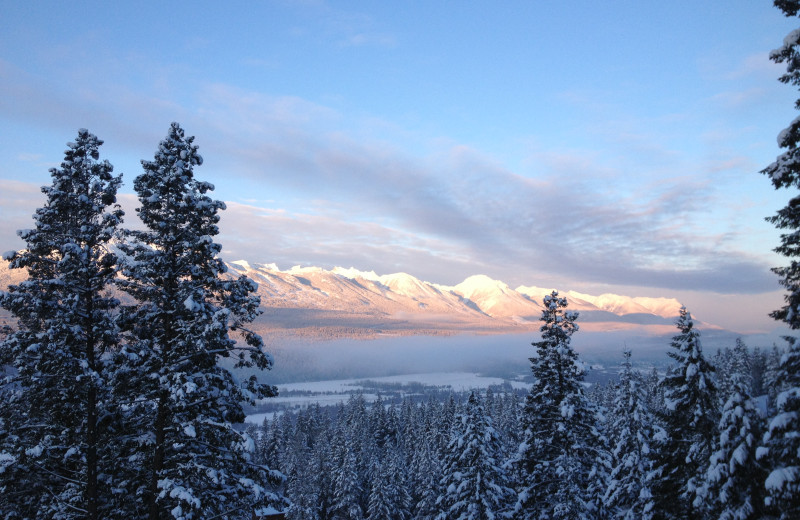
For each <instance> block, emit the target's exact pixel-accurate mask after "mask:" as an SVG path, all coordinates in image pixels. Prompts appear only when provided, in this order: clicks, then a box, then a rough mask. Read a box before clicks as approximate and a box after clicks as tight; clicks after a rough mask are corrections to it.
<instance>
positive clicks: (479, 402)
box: [249, 293, 791, 520]
mask: <svg viewBox="0 0 800 520" xmlns="http://www.w3.org/2000/svg"><path fill="white" fill-rule="evenodd" d="M544 303H545V306H546V309H545V311H543V317H542V320H543V326H542V340H541V341H538V342H536V343H534V345H535V346H536V356H534V357H533V358H531V363H532V370H533V372H534V374H536V380H535V382H534V384H533V385H532V387H531V389H530V391H528V392H527V398H525V399H524V400H523V399H521V397H520V396H521V394H520V393H519V392H503V393H498V392H497V391H496V390H492V389H491V388H490V389H489V390H488V391H487V392H485V393H482V394H479V393H476V392H472V393H469V394H461V395H456V394H451V395H450V396H449V398H447V399H444V400H442V399H435V398H430V399H428V400H420V398H419V397H417V398H416V400H414V399H411V398H407V399H405V400H404V401H403V402H401V403H392V404H386V403H384V402H383V401H382V400H381V398H380V397H378V398H377V400H376V401H375V402H372V403H369V402H368V401H367V399H366V398H365V397H364V395H361V394H357V395H355V396H353V397H352V398H351V399H350V400H349V401H348V402H347V403H346V404H341V405H339V406H338V407H336V408H332V407H330V408H322V407H320V406H318V405H314V406H312V407H310V408H307V409H305V410H302V411H299V412H284V413H279V414H277V415H276V416H275V417H274V419H272V420H271V421H264V423H263V425H261V426H254V425H251V426H250V427H249V432H250V435H251V436H252V437H254V438H256V439H258V441H257V449H256V457H257V459H258V461H259V462H260V463H263V464H265V465H267V466H269V467H273V468H277V469H279V470H280V471H281V472H283V473H285V474H286V475H288V481H287V486H286V493H287V496H288V497H289V498H290V500H291V501H292V502H293V507H292V508H291V509H290V510H289V517H290V518H294V519H309V520H314V519H339V518H362V519H377V518H388V519H404V520H412V519H414V520H416V519H419V520H423V519H424V520H434V519H435V520H449V519H458V520H467V519H483V518H497V519H500V518H509V519H527V518H537V519H538V518H567V519H605V518H619V519H640V518H643V519H652V518H665V519H666V518H693V519H694V518H696V519H740V520H744V519H756V518H780V515H781V514H784V509H782V506H780V505H777V504H776V503H775V501H771V500H770V498H769V486H770V481H769V480H768V475H769V474H770V472H769V467H768V464H766V463H765V462H764V461H763V460H761V461H760V460H758V459H757V454H758V453H761V454H762V456H763V453H765V452H767V451H769V450H767V449H766V446H767V445H768V444H767V443H768V442H769V436H767V437H763V436H762V432H763V431H764V428H765V425H766V424H767V421H768V419H767V417H766V416H767V415H768V414H770V413H773V414H774V413H776V410H777V409H778V406H779V403H778V401H775V400H773V401H770V402H768V396H767V395H762V396H759V399H758V400H756V399H755V398H754V397H753V396H755V395H756V392H759V391H760V389H762V388H763V385H762V383H761V380H762V379H763V378H764V371H765V370H767V369H768V370H772V371H777V372H781V373H782V368H781V367H783V366H784V365H785V362H784V365H777V366H775V365H773V362H777V361H776V360H775V359H774V358H773V360H772V361H770V357H771V356H770V353H769V352H765V351H762V350H759V349H753V350H750V349H748V348H747V347H746V346H745V345H744V343H742V342H741V341H737V343H736V345H735V347H734V348H726V349H723V350H721V351H720V352H719V353H717V355H716V356H715V357H714V359H715V361H717V362H719V363H720V364H723V365H724V366H725V367H726V370H725V373H724V374H721V373H716V372H715V371H714V369H713V367H712V363H711V362H709V361H708V360H706V358H705V357H704V354H703V350H702V345H701V341H700V335H699V333H698V332H697V330H696V329H695V328H694V322H693V320H692V318H691V315H690V314H689V312H688V311H686V310H685V309H683V310H682V311H681V316H680V317H679V319H678V322H677V327H678V333H677V334H676V335H675V336H674V338H673V342H672V348H673V349H674V350H673V351H671V352H670V354H671V355H672V358H673V359H674V360H675V363H674V364H673V365H672V366H671V367H670V368H669V370H668V371H667V373H666V374H664V375H662V376H661V377H654V376H653V374H652V373H647V374H644V373H642V372H640V371H638V370H636V369H634V367H633V363H632V361H631V359H632V354H631V352H630V351H629V350H626V351H625V352H624V353H623V359H622V363H621V367H620V371H619V377H618V379H617V380H614V381H612V382H610V383H609V384H607V385H605V386H600V387H598V388H596V389H595V390H594V391H592V392H589V393H587V392H585V391H584V388H585V386H584V385H582V384H580V383H581V381H582V371H581V364H580V362H579V360H578V359H577V356H576V355H575V353H574V352H573V351H572V349H571V348H570V347H569V337H570V335H571V333H572V332H574V331H575V330H577V324H576V318H577V315H576V313H570V312H569V311H566V309H565V305H566V303H565V301H564V300H563V298H559V297H558V294H557V293H553V294H551V295H549V296H548V297H547V298H546V299H545V300H544ZM783 359H784V361H785V360H786V359H788V357H787V356H786V355H783ZM718 388H719V389H720V390H718ZM772 422H773V423H774V422H775V419H772ZM773 473H774V472H773ZM540 488H542V489H543V490H544V491H542V490H541V489H540ZM783 517H784V518H790V517H791V516H787V515H786V514H784V516H783Z"/></svg>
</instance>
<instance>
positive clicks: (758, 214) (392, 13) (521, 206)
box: [0, 0, 798, 332]
mask: <svg viewBox="0 0 800 520" xmlns="http://www.w3.org/2000/svg"><path fill="white" fill-rule="evenodd" d="M0 10H1V11H2V13H3V15H2V17H0V165H1V166H0V250H2V251H6V250H11V249H19V248H22V247H24V243H23V242H22V241H21V240H20V239H19V238H17V236H16V230H17V229H22V228H28V227H31V226H32V220H31V215H32V213H33V212H34V210H35V208H36V207H39V206H41V205H42V204H43V203H44V198H43V195H42V194H41V192H40V187H41V186H43V185H46V184H48V183H49V182H50V175H49V173H48V170H49V168H52V167H57V166H58V165H59V164H60V162H61V160H62V159H63V152H64V150H65V144H66V143H67V142H68V141H70V140H72V139H74V138H75V136H76V135H77V130H78V129H79V128H88V129H89V130H90V131H91V132H92V133H94V134H96V135H97V136H98V137H99V138H101V139H103V140H104V141H105V144H104V145H103V146H102V148H101V157H102V158H104V159H108V160H109V161H110V162H111V163H112V164H113V165H114V167H115V171H116V172H122V173H123V179H124V182H125V187H124V188H123V192H122V193H121V195H120V201H121V202H122V204H123V206H124V207H125V209H126V213H127V217H126V224H127V225H128V226H131V227H134V226H136V222H137V217H136V214H135V208H136V206H137V200H136V197H135V194H134V193H133V189H132V185H133V179H134V178H135V177H136V176H137V175H139V174H140V173H141V165H140V161H141V160H143V159H144V160H150V159H152V158H153V154H154V152H155V150H156V148H157V146H158V143H159V141H160V140H161V139H163V138H164V137H165V136H166V134H167V130H168V128H169V125H170V123H171V122H173V121H177V122H179V123H180V124H181V125H182V127H183V128H184V129H185V130H186V133H187V135H194V136H196V140H195V143H196V144H197V145H199V147H200V153H201V154H202V155H203V158H204V160H205V161H204V164H203V165H202V166H201V167H199V168H197V169H196V171H195V173H196V176H197V177H198V178H200V179H202V180H207V181H210V182H212V183H213V184H214V185H215V186H216V190H215V192H214V196H215V197H216V198H219V199H221V200H224V201H226V204H227V210H226V211H225V212H224V213H223V215H222V222H221V231H222V232H221V234H220V236H219V241H220V242H221V243H222V245H223V256H224V258H225V259H226V260H237V259H246V260H248V261H250V262H251V263H258V262H263V263H271V262H275V263H277V264H278V265H279V266H280V267H281V268H284V269H287V268H290V267H292V266H294V265H317V266H320V267H325V268H332V267H334V266H342V267H355V268H357V269H361V270H375V271H376V272H377V273H378V274H389V273H393V272H407V273H410V274H412V275H414V276H417V277H418V278H421V279H423V280H427V281H431V282H436V283H441V284H448V285H455V284H457V283H459V282H460V281H462V280H464V279H465V278H466V277H468V276H470V275H474V274H486V275H488V276H491V277H492V278H495V279H499V280H502V281H504V282H506V283H508V284H509V285H510V286H511V287H512V288H513V287H516V286H518V285H528V286H529V285H536V286H542V287H556V288H559V289H561V290H577V291H580V292H584V293H589V294H601V293H605V292H613V293H617V294H624V295H628V296H655V297H669V298H673V297H674V298H678V299H679V300H680V301H681V302H683V303H684V304H685V305H686V306H687V307H688V308H689V310H690V311H691V312H692V313H693V315H694V316H695V317H696V318H698V319H700V320H703V321H707V322H710V323H715V324H718V325H720V326H723V327H726V328H731V329H733V330H737V331H740V332H752V331H767V330H771V329H773V328H774V327H775V326H777V324H776V322H774V320H772V319H771V318H769V317H768V313H769V312H770V311H772V310H774V309H776V308H778V307H779V306H781V305H782V297H783V296H782V294H783V293H782V291H781V289H780V287H779V285H778V282H777V277H776V275H774V274H773V273H771V272H770V267H774V266H779V265H783V264H785V263H787V261H786V259H784V258H782V257H780V256H778V255H777V254H775V253H773V252H772V249H773V248H774V247H775V246H777V245H778V243H779V232H778V231H777V230H775V229H774V228H773V227H772V225H771V224H769V223H767V222H765V221H764V218H765V217H767V216H769V215H772V214H774V212H775V211H776V210H777V209H779V208H781V207H782V206H784V205H785V204H786V202H787V201H788V200H789V198H790V197H791V196H793V195H794V194H793V193H790V192H788V191H785V190H784V191H775V190H774V189H773V188H772V186H771V184H770V182H769V180H768V179H767V178H766V177H765V176H763V175H761V174H760V173H759V172H760V170H761V169H763V168H765V167H766V166H768V165H769V164H770V163H771V162H773V161H774V160H775V157H776V156H777V155H778V153H780V150H779V148H778V146H777V142H776V136H777V135H778V133H779V132H780V130H781V129H783V128H784V127H786V126H788V124H789V123H790V122H791V120H792V119H794V118H795V117H796V115H797V114H796V113H795V111H794V108H793V105H794V101H795V99H796V98H797V97H798V93H797V91H796V89H795V88H794V87H792V86H787V85H783V84H781V83H780V82H778V81H777V78H778V77H779V76H780V74H781V73H782V71H783V69H782V67H781V66H780V65H776V64H774V63H772V62H770V60H769V59H768V55H769V52H770V50H772V49H774V48H777V47H779V46H780V44H781V42H782V41H783V38H784V36H785V35H786V34H788V32H789V31H791V30H792V29H794V28H795V27H797V26H798V20H796V19H787V18H785V17H784V16H783V15H782V13H781V12H780V11H779V10H777V9H776V8H774V7H773V6H772V4H771V2H768V1H753V0H731V1H727V2H696V1H694V0H692V1H683V0H676V1H672V2H641V1H639V2H633V1H609V2H596V1H572V2H545V1H535V0H529V1H510V0H509V1H503V2H497V1H469V0H465V1H463V2H444V1H434V0H425V1H396V2H374V1H349V2H328V1H316V0H307V1H285V0H274V1H267V0H265V1H259V2H238V1H230V2H205V1H195V2H177V1H176V2H151V1H139V2H125V3H123V2H78V3H75V2H69V3H67V2H48V1H40V2H16V1H11V0H0Z"/></svg>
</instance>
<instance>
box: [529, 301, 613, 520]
mask: <svg viewBox="0 0 800 520" xmlns="http://www.w3.org/2000/svg"><path fill="white" fill-rule="evenodd" d="M566 306H567V299H566V298H559V296H558V292H556V291H553V293H552V294H550V295H547V296H546V297H545V298H544V307H545V310H544V311H542V317H541V320H542V322H543V325H542V326H541V329H540V331H541V333H542V339H541V341H537V342H535V343H534V344H533V345H534V346H535V347H536V352H537V356H536V357H534V358H531V364H532V370H533V376H534V384H533V387H532V388H531V391H530V393H529V394H528V396H527V398H526V401H525V409H524V413H523V425H524V427H525V433H524V436H523V442H522V444H521V445H520V448H519V452H518V454H517V459H516V462H515V465H516V466H517V468H518V470H519V471H518V473H519V475H518V477H517V481H518V485H519V499H518V503H517V505H516V516H517V518H520V519H525V520H527V519H534V518H536V519H538V518H550V519H561V518H564V519H567V518H569V519H572V518H575V519H577V518H591V517H593V516H597V507H598V504H596V503H595V498H596V497H594V496H592V490H596V489H597V486H596V483H597V480H596V479H597V478H598V474H597V471H598V464H599V465H600V466H604V465H605V464H606V461H607V457H608V455H607V453H606V451H605V450H604V448H603V442H602V437H601V435H600V432H599V431H598V429H597V414H596V410H595V409H594V407H593V405H592V404H591V403H590V402H589V400H588V399H587V397H586V395H585V394H584V389H583V385H582V384H581V383H582V381H583V370H582V367H581V366H580V365H579V363H578V356H577V354H576V353H575V351H574V350H573V349H572V346H571V345H570V338H571V336H572V334H573V333H574V332H576V331H577V330H578V325H577V324H576V323H575V320H576V319H577V318H578V313H577V312H573V311H565V308H566Z"/></svg>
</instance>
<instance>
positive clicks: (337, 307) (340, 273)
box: [0, 260, 709, 339]
mask: <svg viewBox="0 0 800 520" xmlns="http://www.w3.org/2000/svg"><path fill="white" fill-rule="evenodd" d="M227 265H228V268H229V275H231V276H238V275H241V274H244V275H247V276H248V277H250V278H251V279H253V280H254V281H255V282H257V283H258V295H259V296H260V297H261V304H262V309H263V314H262V315H261V316H260V317H259V319H258V320H257V322H256V323H255V324H254V328H255V329H256V330H257V331H258V332H259V333H262V334H271V335H275V334H278V335H279V336H283V335H293V336H301V337H308V338H311V339H331V338H342V337H375V336H378V335H402V334H429V335H438V334H452V333H457V332H473V333H489V334H492V333H507V332H516V331H519V332H521V331H532V330H538V328H539V326H540V322H539V318H540V316H541V314H542V310H543V305H542V299H543V298H544V296H545V295H548V294H550V293H551V292H552V289H550V288H544V287H536V286H520V287H517V288H516V289H512V288H511V287H509V286H508V285H507V284H506V283H504V282H502V281H500V280H494V279H492V278H490V277H488V276H485V275H475V276H470V277H469V278H467V279H466V280H464V281H463V282H461V283H459V284H458V285H454V286H446V285H441V284H436V283H431V282H427V281H423V280H420V279H418V278H416V277H414V276H412V275H410V274H407V273H394V274H387V275H377V274H376V273H375V272H374V271H359V270H357V269H354V268H349V269H345V268H341V267H336V268H334V269H331V270H326V269H323V268H320V267H299V266H297V267H292V268H290V269H286V270H281V269H280V268H278V266H277V265H275V264H252V265H251V264H250V263H248V262H247V261H244V260H239V261H235V262H230V263H228V264H227ZM24 277H25V273H24V272H19V271H16V270H10V269H8V264H7V262H4V261H0V289H4V288H5V287H6V286H8V285H9V284H12V283H18V282H19V281H21V280H22V279H24ZM560 295H561V296H565V297H566V298H567V301H568V302H569V306H568V308H569V309H571V310H577V311H579V312H580V317H579V320H578V322H579V324H580V327H581V328H582V329H587V328H588V329H589V330H603V331H607V330H619V329H625V328H634V327H636V328H641V327H645V328H646V329H648V330H649V331H651V332H653V333H664V332H671V331H673V330H674V322H675V317H676V316H677V315H678V313H679V310H680V308H681V303H680V302H679V301H678V300H675V299H672V298H643V297H630V296H622V295H617V294H602V295H599V296H592V295H589V294H582V293H579V292H575V291H566V292H563V291H562V292H560ZM704 325H705V326H709V325H708V324H704Z"/></svg>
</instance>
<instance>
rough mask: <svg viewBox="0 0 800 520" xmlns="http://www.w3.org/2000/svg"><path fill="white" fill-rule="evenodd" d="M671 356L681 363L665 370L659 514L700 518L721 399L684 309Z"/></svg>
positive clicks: (656, 498)
mask: <svg viewBox="0 0 800 520" xmlns="http://www.w3.org/2000/svg"><path fill="white" fill-rule="evenodd" d="M676 326H677V327H678V331H679V334H677V335H676V336H674V337H673V338H672V344H671V346H672V348H673V349H675V350H674V351H671V352H669V353H668V354H669V356H670V357H671V358H672V359H674V360H675V361H676V362H677V366H676V367H675V368H674V370H671V371H670V372H668V373H667V375H666V377H665V378H664V380H663V381H662V382H661V386H662V387H663V389H664V399H665V412H664V416H663V418H662V420H663V422H664V426H665V429H666V430H667V435H668V438H667V439H665V441H664V443H663V444H662V445H661V446H660V447H659V451H660V454H661V455H660V457H659V461H658V463H657V465H658V469H657V471H658V477H657V479H656V482H655V483H654V486H653V490H652V491H653V500H654V504H653V512H654V514H655V517H656V518H702V514H703V511H704V510H705V508H704V505H703V503H702V499H699V498H698V489H699V488H701V487H702V485H703V482H704V481H705V475H706V470H707V468H708V461H709V458H710V457H711V453H712V447H713V441H714V438H715V437H716V435H717V433H716V425H717V416H718V413H717V400H716V399H717V397H716V387H715V386H714V380H713V372H714V367H712V366H711V365H710V364H709V363H708V361H706V359H705V357H703V348H702V345H701V343H700V333H699V332H698V331H697V330H696V329H695V328H694V321H693V320H692V316H691V314H690V313H689V312H688V311H687V310H686V308H685V307H682V308H681V311H680V316H679V318H678V320H677V322H676Z"/></svg>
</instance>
